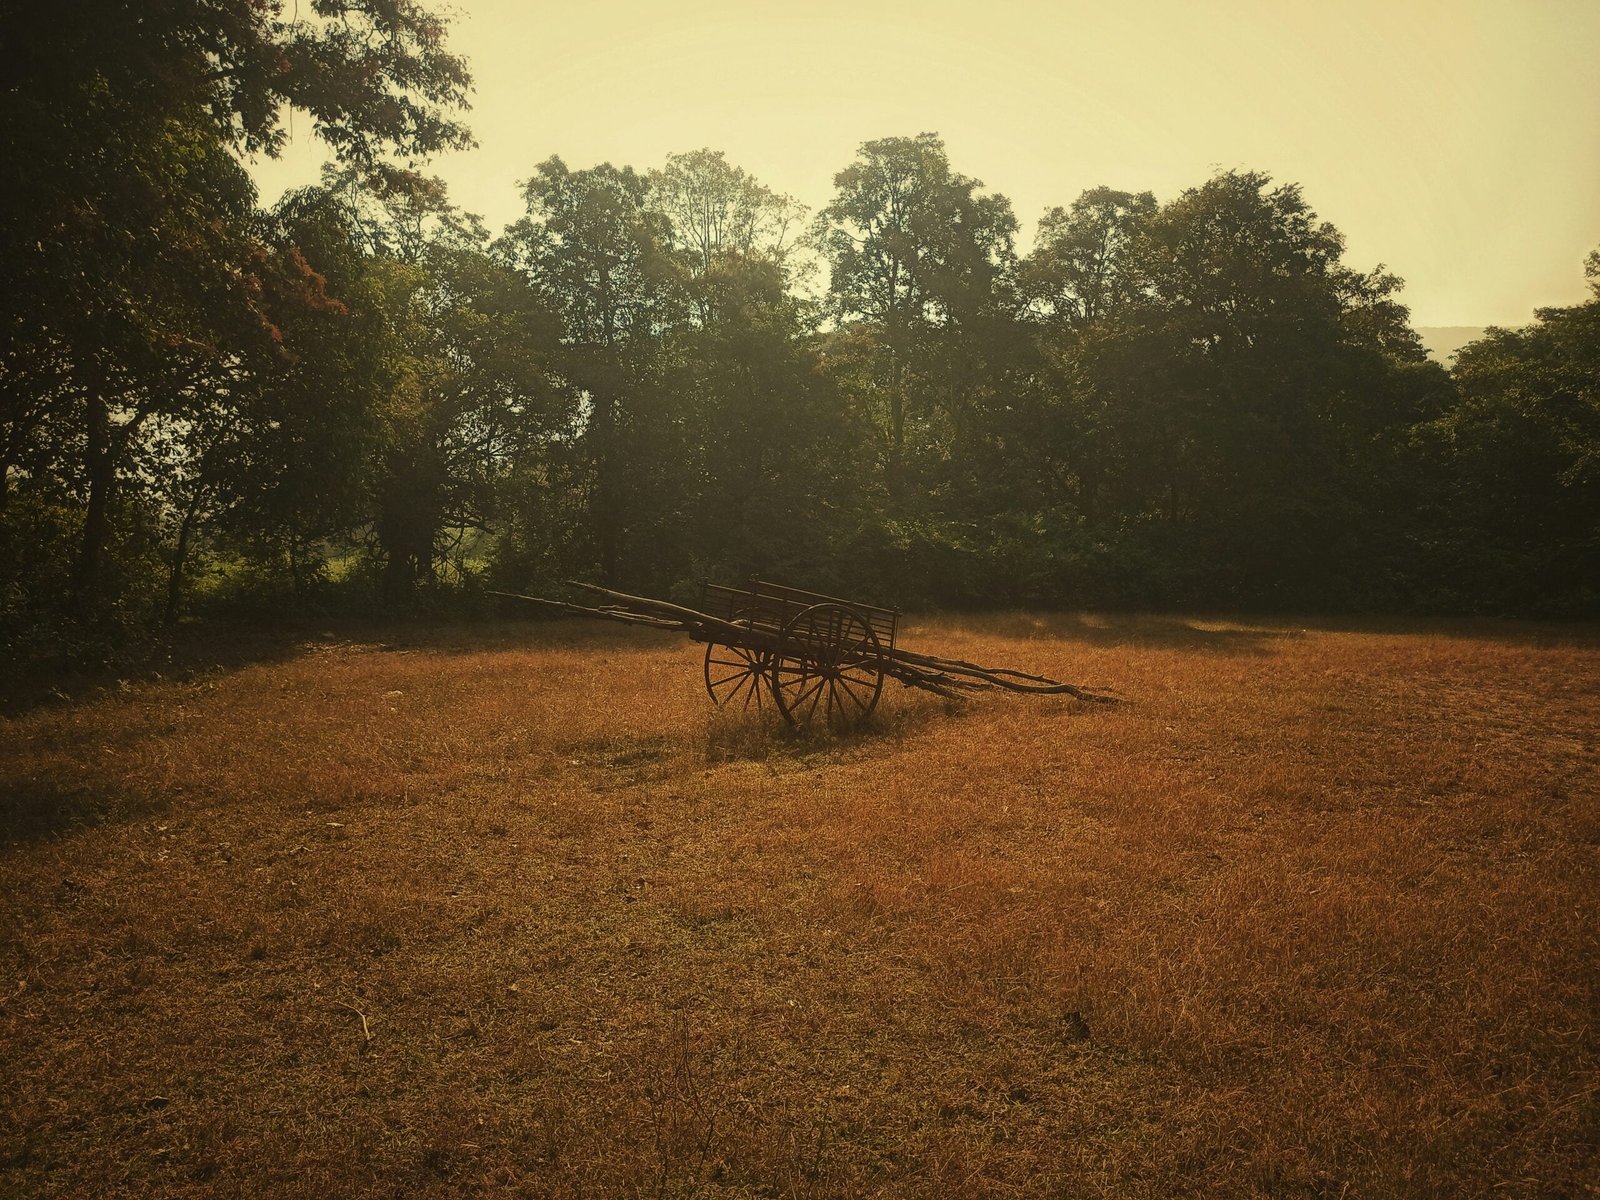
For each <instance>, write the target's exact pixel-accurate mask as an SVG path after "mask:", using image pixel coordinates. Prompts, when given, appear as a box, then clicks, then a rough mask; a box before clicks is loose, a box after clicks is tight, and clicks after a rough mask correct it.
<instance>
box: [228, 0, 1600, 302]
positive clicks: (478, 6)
mask: <svg viewBox="0 0 1600 1200" xmlns="http://www.w3.org/2000/svg"><path fill="white" fill-rule="evenodd" d="M453 7H454V9H455V11H456V13H457V16H456V20H455V23H454V28H453V34H452V38H451V44H452V46H453V48H454V49H456V50H457V51H458V52H460V53H463V54H465V55H466V56H467V58H468V60H469V62H470V63H471V67H472V71H473V75H474V77H475V80H476V95H475V98H474V101H473V111H472V113H471V114H470V121H471V124H472V128H473V131H474V133H475V134H476V136H477V139H478V142H479V148H478V149H476V150H473V151H469V152H464V153H460V154H452V155H446V156H443V157H441V158H439V159H437V160H436V161H435V163H434V164H433V170H435V171H436V172H437V173H438V174H440V175H441V176H443V177H444V178H445V179H446V180H447V181H449V183H450V185H451V190H452V194H453V196H454V197H455V199H456V201H457V202H458V203H460V204H461V205H462V206H463V207H465V208H467V209H469V210H471V211H474V212H477V213H479V214H481V215H482V216H483V217H484V218H485V219H486V220H487V221H488V222H489V225H490V228H491V229H495V230H498V229H499V228H500V227H501V226H503V225H504V224H506V223H507V222H508V221H510V220H512V219H514V218H515V217H517V216H518V215H520V213H519V209H520V205H519V201H518V197H517V183H518V181H519V180H522V179H525V178H526V177H527V176H528V175H529V174H530V173H531V171H532V169H533V167H534V166H535V165H536V164H538V163H539V162H541V161H542V160H543V159H545V158H548V157H549V156H550V155H551V154H560V155H561V156H562V157H563V158H564V159H566V161H567V163H568V164H569V165H570V166H573V167H584V166H590V165H592V164H594V163H596V162H601V161H607V160H609V161H611V162H614V163H617V164H619V165H621V164H625V163H626V164H630V165H632V166H635V167H638V168H640V169H644V168H648V167H653V166H657V165H659V164H660V163H661V162H662V160H663V159H664V158H665V157H666V155H667V154H669V153H671V152H674V151H682V150H692V149H696V148H698V147H701V146H710V147H711V148H713V149H718V150H724V151H726V152H727V155H728V158H729V160H730V161H732V162H734V163H736V164H738V165H739V166H742V167H744V168H745V169H746V170H748V171H750V172H751V173H752V174H754V175H755V176H756V177H757V178H758V179H760V180H761V181H762V182H764V183H767V184H769V185H771V186H773V187H775V188H777V189H779V190H781V191H786V192H789V193H791V194H792V195H794V196H795V197H796V198H797V199H799V200H801V201H802V202H804V203H806V204H809V205H811V206H812V207H817V206H819V205H821V204H824V203H826V202H827V200H828V198H829V196H830V194H831V188H832V178H833V175H834V173H835V172H837V171H838V170H840V169H841V168H843V167H844V166H845V165H846V164H848V163H849V162H850V161H851V159H852V158H853V157H854V156H855V151H856V148H857V147H858V146H859V144H860V143H861V142H863V141H867V140H869V139H872V138H879V137H889V136H895V135H902V134H907V135H908V134H916V133H920V132H923V131H925V130H932V131H936V132H938V133H940V134H942V135H943V136H944V138H945V141H946V144H947V146H948V148H949V151H950V157H951V161H952V163H953V165H954V166H955V168H956V169H957V170H959V171H961V172H963V173H964V174H967V175H971V176H975V177H977V178H978V179H981V180H983V182H984V183H985V185H986V186H987V187H988V188H990V189H992V190H995V191H999V192H1003V193H1004V194H1005V195H1007V196H1009V197H1010V198H1011V201H1012V203H1013V205H1014V206H1015V208H1016V211H1017V216H1018V218H1019V219H1020V220H1021V222H1022V225H1023V234H1024V237H1025V238H1026V237H1027V236H1028V235H1029V234H1030V233H1031V230H1032V228H1033V225H1034V223H1035V222H1036V221H1037V220H1038V218H1039V215H1040V213H1042V212H1043V211H1044V210H1045V209H1046V208H1047V207H1049V206H1051V205H1056V204H1061V205H1065V204H1068V203H1070V202H1071V201H1072V200H1073V199H1074V198H1075V197H1076V196H1077V195H1078V194H1079V193H1080V192H1081V191H1083V190H1084V189H1085V188H1090V187H1094V186H1097V185H1100V184H1107V185H1110V186H1112V187H1119V188H1125V189H1128V190H1134V191H1141V190H1150V191H1153V192H1155V193H1156V196H1157V197H1158V198H1159V199H1161V200H1167V199H1171V198H1172V197H1173V196H1175V195H1176V194H1177V193H1178V192H1179V191H1181V190H1182V189H1183V188H1185V187H1190V186H1193V185H1195V184H1199V183H1201V182H1203V181H1204V180H1205V179H1206V178H1207V177H1208V176H1209V175H1210V174H1211V173H1212V172H1213V171H1214V170H1216V169H1219V168H1230V167H1238V168H1246V169H1251V170H1261V171H1266V172H1268V173H1269V174H1271V175H1273V176H1274V177H1275V178H1277V179H1279V180H1292V181H1295V182H1298V183H1300V184H1302V185H1303V186H1304V188H1305V193H1306V196H1307V198H1308V199H1309V200H1310V202H1311V204H1312V205H1313V206H1314V207H1315V208H1316V209H1317V211H1318V212H1319V213H1320V214H1321V215H1322V216H1323V217H1324V218H1326V219H1328V220H1331V221H1332V222H1333V223H1334V224H1335V225H1337V226H1338V227H1339V228H1340V229H1341V230H1343V231H1344V233H1345V235H1346V237H1347V238H1348V240H1349V253H1348V260H1349V261H1350V263H1351V264H1352V265H1353V266H1356V267H1360V268H1363V269H1365V268H1367V267H1371V266H1374V265H1376V264H1377V263H1379V262H1383V263H1386V264H1387V265H1388V267H1389V268H1390V269H1391V270H1393V271H1395V272H1396V273H1398V274H1399V275H1401V276H1403V277H1404V278H1405V279H1406V281H1407V288H1406V293H1405V298H1406V301H1407V302H1408V303H1409V304H1410V305H1411V309H1412V318H1413V321H1414V322H1415V323H1416V324H1418V325H1424V326H1429V325H1483V324H1491V323H1493V324H1509V325H1516V324H1521V323H1523V322H1525V321H1527V320H1529V319H1531V317H1532V312H1533V309H1534V308H1535V307H1537V306H1540V305H1546V304H1570V303H1575V302H1577V301H1579V300H1582V299H1584V298H1585V297H1586V296H1587V295H1588V292H1587V289H1586V287H1585V284H1584V280H1583V258H1584V256H1585V255H1586V254H1587V253H1588V252H1589V251H1590V250H1591V249H1594V248H1595V247H1596V246H1597V245H1600V67H1597V65H1596V64H1597V62H1600V0H1454V2H1444V0H1322V2H1320V3H1317V2H1299V0H1146V2H1143V3H1141V2H1138V0H1126V2H1125V3H1124V4H1122V5H1120V6H1117V8H1116V10H1115V11H1112V8H1113V6H1112V5H1111V4H1108V3H1105V2H1104V0H1096V2H1092V3H1091V2H1081V0H1061V2H1058V3H1046V2H1042V0H989V2H982V3H951V2H940V0H920V2H917V3H910V2H900V0H852V2H842V0H811V2H808V3H776V2H769V0H675V2H672V3H662V2H660V0H587V2H585V3H550V4H542V5H536V4H528V3H523V2H518V0H455V4H454V6H453ZM295 129H296V135H297V136H296V139H295V142H294V144H293V145H292V146H291V148H290V150H289V152H288V153H287V154H286V155H285V157H284V158H283V159H282V160H281V161H279V162H276V163H265V164H262V165H260V166H259V167H258V169H257V178H258V179H259V181H260V183H261V185H262V198H263V200H264V201H271V200H273V199H275V198H276V196H277V195H278V193H279V192H281V191H282V189H283V188H284V187H285V186H288V185H291V184H298V183H301V182H308V181H310V180H312V179H314V178H315V176H316V170H317V163H318V162H319V161H320V155H319V154H318V152H317V150H316V145H315V142H314V140H313V139H312V138H310V136H309V125H308V121H307V119H306V118H305V116H304V115H303V114H300V115H297V117H296V121H295Z"/></svg>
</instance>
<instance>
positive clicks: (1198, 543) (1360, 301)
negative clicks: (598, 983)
mask: <svg viewBox="0 0 1600 1200" xmlns="http://www.w3.org/2000/svg"><path fill="white" fill-rule="evenodd" d="M305 10H306V11H305V12H304V14H303V15H301V14H300V13H299V11H298V8H297V9H296V10H295V11H294V12H289V11H286V9H285V7H284V5H282V4H281V3H273V2H268V3H260V2H252V0H211V2H208V3H205V4H200V3H197V2H196V0H169V2H166V3H162V4H147V3H139V4H134V3H129V2H125V0H124V2H118V0H69V2H68V3H66V4H61V5H55V6H50V7H49V8H48V9H45V8H41V7H39V6H37V5H30V4H23V3H20V2H18V0H5V2H4V3H3V4H0V32H3V36H4V41H5V44H6V45H7V46H8V47H11V48H12V55H11V58H12V63H11V67H10V70H9V71H8V73H7V74H6V76H5V78H4V81H3V86H4V98H5V105H4V108H3V109H0V162H4V163H5V164H6V166H5V168H4V169H5V172H6V186H5V188H4V189H0V270H3V272H4V276H5V278H6V280H7V287H6V289H5V291H4V295H3V296H0V637H3V638H4V640H5V641H6V642H7V643H9V644H10V645H11V646H12V648H13V649H14V650H17V649H21V650H23V651H28V650H30V649H31V650H33V651H39V650H47V651H50V652H55V651H58V650H60V649H62V648H63V647H66V648H68V649H70V648H71V640H72V639H73V638H83V639H87V641H86V642H85V643H84V644H86V645H93V644H98V643H103V642H104V641H105V640H106V638H107V637H108V636H109V637H116V636H121V635H122V634H124V633H126V632H127V631H129V630H131V629H134V628H138V627H140V626H143V625H147V624H149V623H151V622H153V621H155V620H157V619H159V618H161V617H165V618H166V619H168V620H170V619H173V618H175V617H177V616H178V615H179V614H181V613H182V612H184V611H185V610H186V609H187V608H190V607H192V606H193V605H194V603H195V602H196V600H197V599H199V598H202V597H204V598H209V599H211V600H212V601H215V600H216V599H217V598H219V597H222V598H231V599H233V600H234V601H235V602H241V603H250V602H262V601H265V602H267V603H270V604H272V605H274V606H282V605H285V604H288V605H307V604H311V603H326V602H328V600H329V598H330V596H331V595H332V594H334V592H335V591H336V590H337V589H335V588H334V586H333V585H334V584H335V583H337V584H339V586H340V587H341V588H342V592H340V593H339V594H342V595H344V596H345V597H346V598H354V597H366V598H367V599H368V601H370V602H373V603H378V602H381V603H384V604H387V605H390V606H395V605H400V606H409V605H414V604H417V603H419V602H429V601H430V600H433V601H437V600H438V599H439V598H442V597H448V596H451V595H460V594H471V592H472V591H473V589H474V588H475V587H476V586H477V585H478V584H479V583H480V581H485V580H487V581H490V582H492V583H495V584H499V585H505V586H512V587H527V588H533V587H539V586H542V585H544V584H547V583H548V582H549V581H551V580H553V579H556V578H560V577H563V576H568V575H586V576H593V577H598V578H601V579H604V580H606V581H608V582H611V583H615V584H618V585H621V586H624V587H627V588H631V589H635V590H640V591H645V592H651V593H656V594H687V593H689V592H690V591H691V590H692V588H693V586H694V584H695V582H696V581H698V580H700V579H703V578H708V577H710V578H722V579H730V580H731V579H737V578H740V577H742V576H744V575H746V574H748V573H750V572H761V573H764V574H767V575H770V576H771V577H774V578H779V579H784V580H789V581H793V582H796V583H800V584H809V585H813V586H818V587H824V588H830V589H831V588H842V589H846V590H849V591H853V592H860V593H863V594H865V595H869V596H873V597H875V598H879V599H882V600H886V601H891V602H896V603H900V604H907V605H911V604H925V603H942V604H992V603H1008V604H1010V603H1026V604H1036V605H1119V606H1150V607H1157V606H1174V605H1185V606H1194V605H1209V606H1241V605H1244V606H1254V607H1263V606H1279V607H1295V608H1306V607H1316V608H1328V607H1339V608H1382V609H1399V608H1412V607H1423V608H1431V609H1445V610H1480V611H1516V612H1528V613H1586V612H1592V611H1593V610H1594V608H1595V605H1596V600H1597V597H1600V395H1597V387H1600V384H1597V381H1600V290H1597V295H1596V298H1595V299H1594V300H1591V301H1590V302H1589V303H1587V304H1584V305H1580V306H1577V307H1575V308H1570V309H1559V310H1544V311H1542V312H1540V314H1539V317H1538V320H1537V322H1536V323H1535V324H1533V325H1531V326H1529V327H1528V328H1526V329H1523V330H1517V331H1506V330H1493V331H1490V333H1489V334H1488V335H1487V336H1486V337H1485V338H1484V339H1483V340H1482V341H1480V342H1479V343H1477V344H1475V345H1474V346H1471V347H1469V348H1468V349H1467V350H1465V351H1464V352H1462V354H1461V355H1460V356H1459V361H1458V363H1457V365H1456V367H1455V368H1454V371H1453V373H1452V372H1447V371H1446V370H1445V369H1444V368H1443V367H1440V366H1439V365H1437V364H1434V363H1432V362H1430V361H1429V360H1428V359H1427V358H1426V356H1425V355H1424V353H1423V351H1422V349H1421V346H1420V344H1419V342H1418V340H1417V337H1416V335H1415V333H1414V332H1413V331H1412V330H1411V328H1410V326H1409V323H1408V322H1409V318H1408V314H1407V312H1406V309H1405V308H1404V307H1403V306H1402V305H1401V304H1400V303H1399V302H1398V301H1397V300H1396V295H1397V292H1398V289H1399V287H1400V281H1399V280H1397V279H1395V278H1394V277H1393V276H1391V275H1388V274H1385V273H1384V272H1383V271H1382V269H1381V268H1379V269H1377V270H1374V271H1370V272H1362V271H1359V270H1357V269H1355V268H1353V267H1351V266H1349V265H1348V264H1346V263H1345V262H1344V258H1343V250H1344V245H1343V239H1342V238H1341V236H1340V235H1339V233H1338V231H1337V230H1336V229H1335V228H1334V227H1333V226H1332V225H1330V224H1328V223H1326V222H1325V221H1322V220H1321V219H1320V218H1319V217H1318V216H1317V214H1316V213H1315V212H1313V211H1312V209H1311V207H1310V205H1309V204H1308V202H1307V201H1306V199H1305V197H1304V196H1303V195H1302V193H1301V191H1300V189H1299V188H1298V187H1297V186H1295V185H1293V184H1279V183H1275V182H1274V181H1273V180H1271V179H1269V178H1268V177H1267V176H1265V175H1262V174H1256V173H1251V172H1242V171H1228V172H1222V173H1220V174H1218V175H1216V176H1214V177H1213V178H1211V179H1209V180H1205V181H1203V182H1201V183H1199V184H1198V185H1197V186H1195V187H1193V188H1191V189H1190V190H1188V191H1186V192H1184V193H1183V194H1181V195H1179V196H1177V197H1174V198H1172V199H1170V200H1168V201H1166V202H1164V203H1163V202H1160V201H1158V200H1157V198H1156V197H1154V196H1152V195H1151V194H1149V193H1132V192H1123V191H1116V190H1113V189H1112V188H1109V187H1099V188H1095V189H1092V190H1090V191H1088V192H1085V193H1084V194H1083V195H1082V196H1080V197H1079V198H1078V199H1077V200H1075V201H1073V202H1072V203H1071V204H1070V205H1068V206H1067V207H1064V208H1055V209H1052V210H1051V211H1049V212H1048V213H1046V214H1045V215H1044V217H1043V219H1042V220H1041V221H1040V222H1039V224H1038V227H1037V231H1036V236H1035V237H1034V240H1033V244H1032V247H1031V249H1030V250H1029V251H1028V252H1027V253H1019V250H1018V247H1017V244H1016V240H1015V239H1016V235H1017V232H1018V228H1019V227H1018V222H1017V219H1016V216H1015V215H1014V214H1013V212H1012V210H1011V206H1010V203H1009V202H1008V201H1007V200H1006V199H1005V197H1004V196H1001V195H998V194H995V193H989V192H986V191H984V189H983V187H982V185H981V184H980V183H979V182H978V181H976V180H973V179H971V178H968V177H966V176H963V175H961V174H959V173H958V172H957V171H955V170H954V169H953V167H952V165H951V164H950V162H949V160H948V157H947V155H946V152H945V147H944V145H943V143H942V142H941V140H940V139H939V138H938V137H937V136H936V135H933V134H922V135H920V136H917V137H906V138H887V139H883V140H879V141H873V142H868V143H866V144H865V145H863V146H862V147H861V148H860V151H859V154H858V156H857V157H856V159H855V161H854V162H852V163H850V164H849V165H847V166H846V167H845V168H844V169H843V170H842V171H841V172H840V173H839V174H838V176H837V177H836V179H835V188H836V191H835V195H834V198H833V200H832V202H831V203H829V204H828V205H827V206H826V207H824V208H823V209H822V210H821V211H820V212H819V213H817V214H816V215H815V217H814V219H812V220H811V221H810V222H807V221H806V220H805V219H804V214H803V213H802V212H801V210H800V208H799V206H798V205H796V204H795V203H794V201H792V200H791V199H789V198H788V197H784V196H780V195H777V194H775V193H774V192H772V191H771V190H770V189H768V188H766V187H763V186H762V185H761V184H760V183H759V182H758V181H756V180H754V179H752V178H751V177H750V176H749V175H748V174H747V173H746V172H744V171H742V170H740V169H739V168H738V167H736V166H734V165H732V164H730V163H728V162H727V161H726V159H725V157H724V156H723V155H721V154H719V153H714V152H712V151H709V150H702V151H696V152H693V153H687V154H680V155H674V156H672V157H671V158H670V159H669V160H668V161H667V162H666V163H665V164H663V165H661V166H660V167H659V168H657V169H654V170H648V171H641V170H636V169H633V168H630V167H615V166H612V165H611V164H602V165H599V166H595V167H589V168H584V169H574V168H571V167H569V166H567V164H565V163H564V162H562V161H561V160H560V159H558V158H551V159H549V160H548V161H546V162H543V163H540V164H530V173H529V177H528V179H527V181H526V183H525V184H524V187H523V198H524V201H525V204H526V215H525V216H524V217H523V218H522V219H521V220H519V221H517V222H515V223H514V224H513V225H512V226H511V227H510V228H508V229H506V230H505V231H504V232H503V233H501V234H500V235H499V236H494V235H492V234H491V233H490V232H489V231H487V230H485V229H484V228H483V227H482V226H481V223H479V222H478V221H477V220H476V219H475V218H472V217H470V216H468V215H465V214H463V213H461V212H459V211H457V210H456V209H455V208H454V207H453V206H452V204H451V203H450V201H449V198H448V196H447V195H446V194H445V191H444V188H443V185H442V184H440V183H439V182H438V181H436V180H432V179H429V178H427V177H425V176H423V175H420V174H418V173H416V172H415V171H414V170H411V169H409V167H408V168H406V169H402V168H400V167H399V166H397V165H396V164H397V163H399V162H401V161H404V160H405V159H407V158H414V157H416V156H425V155H426V154H428V153H429V152H431V151H434V150H438V149H442V148H446V147H450V146H459V145H463V144H466V142H467V140H468V138H467V134H466V132H465V129H464V128H463V127H462V126H461V125H460V124H459V123H458V121H457V120H456V119H455V116H454V114H455V113H456V112H458V111H459V109H460V108H461V107H462V105H463V101H464V96H465V94H466V89H467V87H468V80H467V75H466V72H465V68H464V65H463V64H462V63H461V62H460V61H459V60H458V59H456V58H454V57H452V56H451V55H449V54H448V53H447V52H446V50H445V48H444V26H443V24H442V23H441V21H440V20H439V19H438V18H437V17H435V16H433V15H432V14H430V13H428V12H427V11H425V10H424V9H423V8H422V7H421V6H420V5H419V4H417V3H415V0H318V2H316V3H312V4H308V5H306V6H305ZM290 104H292V105H295V106H298V107H299V108H301V109H302V110H305V111H308V112H310V113H311V114H312V116H313V119H314V122H315V125H316V128H317V129H318V131H319V133H320V134H321V135H322V136H323V137H324V138H325V139H326V140H327V141H328V143H329V144H330V146H331V147H332V148H333V150H334V151H335V155H336V159H337V162H336V165H335V166H333V167H331V168H329V170H328V171H327V173H326V175H325V177H324V179H323V182H322V184H321V185H320V186H318V187H314V188H309V189H306V190H304V191H301V192H298V193H295V194H292V195H290V196H287V197H285V198H284V199H283V200H282V201H281V202H280V203H279V204H278V205H277V206H276V207H275V208H273V209H272V210H271V211H261V210H259V209H258V207H257V203H256V197H255V193H254V189H253V187H252V185H251V182H250V180H249V177H248V175H247V173H246V172H245V171H244V169H243V168H242V166H241V165H240V160H239V155H240V154H241V153H245V152H255V151H263V150H264V151H267V152H271V151H272V150H273V149H274V148H275V147H276V146H277V145H278V144H279V142H280V141H281V137H282V132H281V128H280V119H281V113H282V112H283V111H284V109H285V106H286V105H290ZM1595 262H1596V260H1594V259H1591V264H1590V271H1591V279H1592V280H1594V282H1595V285H1596V287H1597V289H1600V279H1597V278H1595V272H1596V266H1595ZM97 639H98V642H97Z"/></svg>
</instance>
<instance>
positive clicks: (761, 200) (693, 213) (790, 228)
mask: <svg viewBox="0 0 1600 1200" xmlns="http://www.w3.org/2000/svg"><path fill="white" fill-rule="evenodd" d="M649 183H650V204H651V206H652V207H653V208H655V209H656V210H657V211H659V212H660V213H661V214H662V215H663V216H664V217H666V218H667V221H668V223H669V228H670V230H671V234H670V236H671V239H672V243H673V245H674V246H675V247H676V248H678V249H679V250H680V251H681V252H682V253H683V254H684V255H685V258H686V260H687V262H688V263H689V268H690V270H691V271H692V272H693V273H694V274H695V275H696V276H703V275H705V274H706V273H707V272H708V271H710V270H711V269H712V266H713V264H714V263H715V262H716V261H717V259H718V258H720V257H722V256H724V255H729V254H732V255H737V256H739V257H742V258H752V259H759V260H762V261H766V262H771V263H775V264H778V265H780V266H781V265H784V264H785V263H786V262H787V260H788V258H789V255H790V252H791V250H792V249H793V244H794V236H795V233H796V230H797V229H798V228H799V225H800V222H801V220H802V219H803V218H804V215H805V209H804V208H803V206H801V205H800V204H798V203H796V201H795V200H794V199H793V198H792V197H790V196H782V195H779V194H778V193H777V192H774V191H773V190H772V189H771V188H768V187H765V186H763V185H762V184H760V183H758V182H757V181H756V180H755V179H754V178H753V177H751V175H750V174H749V173H748V172H746V171H744V170H742V169H741V168H739V167H736V166H734V165H733V164H731V163H730V162H728V160H727V156H726V155H725V154H724V153H723V152H722V151H720V150H709V149H705V150H693V151H690V152H689V153H687V154H669V155H668V156H667V165H666V166H665V167H663V168H662V169H660V170H658V171H651V172H650V177H649Z"/></svg>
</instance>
